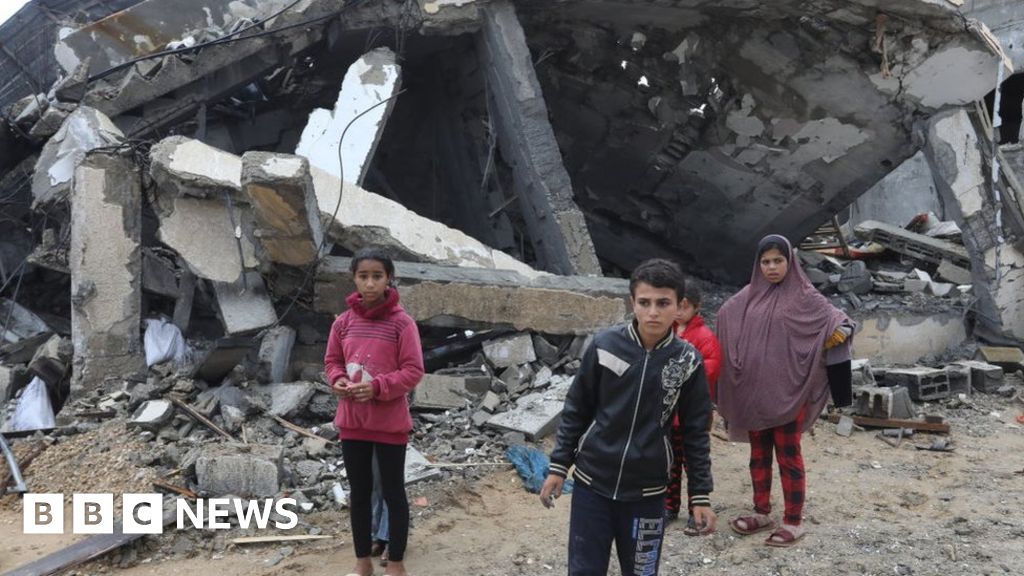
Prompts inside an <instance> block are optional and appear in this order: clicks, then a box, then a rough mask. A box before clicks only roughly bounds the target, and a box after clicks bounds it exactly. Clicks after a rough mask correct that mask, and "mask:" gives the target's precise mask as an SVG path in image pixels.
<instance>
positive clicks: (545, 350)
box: [533, 334, 558, 366]
mask: <svg viewBox="0 0 1024 576" xmlns="http://www.w3.org/2000/svg"><path fill="white" fill-rule="evenodd" d="M533 350H534V352H536V354H537V359H538V360H540V361H541V362H543V363H544V364H547V365H548V366H551V365H552V364H554V363H555V362H558V347H557V346H555V345H553V344H552V343H550V342H548V340H547V339H546V338H544V337H543V336H541V335H540V334H534V335H533Z"/></svg>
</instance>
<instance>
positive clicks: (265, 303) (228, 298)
mask: <svg viewBox="0 0 1024 576" xmlns="http://www.w3.org/2000/svg"><path fill="white" fill-rule="evenodd" d="M213 290H214V293H215V294H216V296H217V310H218V312H220V318H221V322H222V323H223V324H224V331H225V332H227V333H228V334H229V335H232V336H235V335H238V334H246V333H249V332H255V331H257V330H262V329H263V328H267V327H268V326H272V325H273V324H275V323H276V322H277V312H276V311H275V310H274V303H273V302H272V301H271V300H270V295H269V294H268V293H267V287H266V285H265V284H264V283H263V277H262V276H260V275H259V274H258V273H256V272H246V273H245V277H244V279H243V280H241V281H238V282H213Z"/></svg>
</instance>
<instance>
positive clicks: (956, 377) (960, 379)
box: [943, 363, 971, 396]
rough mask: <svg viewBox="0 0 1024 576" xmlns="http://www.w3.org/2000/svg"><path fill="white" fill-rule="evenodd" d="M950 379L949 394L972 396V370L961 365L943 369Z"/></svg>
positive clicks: (952, 365) (951, 365)
mask: <svg viewBox="0 0 1024 576" xmlns="http://www.w3.org/2000/svg"><path fill="white" fill-rule="evenodd" d="M943 369H944V370H945V371H946V376H947V377H948V378H949V394H950V396H956V395H957V394H970V392H971V369H970V368H968V367H966V366H962V365H960V364H956V363H954V364H950V365H948V366H946V367H944V368H943Z"/></svg>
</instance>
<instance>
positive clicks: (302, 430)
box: [269, 414, 334, 444]
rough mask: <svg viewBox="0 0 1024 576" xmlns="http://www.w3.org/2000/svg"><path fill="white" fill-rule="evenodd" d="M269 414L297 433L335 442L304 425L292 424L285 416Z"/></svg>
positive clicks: (330, 442) (331, 442) (329, 442)
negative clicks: (307, 428) (314, 432)
mask: <svg viewBox="0 0 1024 576" xmlns="http://www.w3.org/2000/svg"><path fill="white" fill-rule="evenodd" d="M269 416H270V417H271V418H273V419H274V420H276V421H277V423H278V424H280V425H281V426H284V427H285V428H287V429H289V430H291V431H292V432H295V433H296V434H300V435H302V436H305V437H307V438H315V439H317V440H323V441H324V442H327V443H328V444H334V441H333V440H328V439H327V438H324V437H323V436H317V435H316V434H313V433H312V432H310V431H309V430H306V429H305V428H303V427H302V426H297V425H295V424H292V423H291V422H289V421H287V420H285V419H284V418H281V417H280V416H277V415H275V414H270V415H269Z"/></svg>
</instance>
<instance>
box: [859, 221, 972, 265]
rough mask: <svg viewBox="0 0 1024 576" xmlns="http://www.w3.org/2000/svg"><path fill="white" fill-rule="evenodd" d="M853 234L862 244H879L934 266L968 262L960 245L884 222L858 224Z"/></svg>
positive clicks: (966, 255) (967, 257)
mask: <svg viewBox="0 0 1024 576" xmlns="http://www.w3.org/2000/svg"><path fill="white" fill-rule="evenodd" d="M854 231H855V232H856V234H857V237H859V238H861V239H863V240H868V241H871V242H877V243H879V244H881V245H882V246H885V247H886V248H888V249H890V250H892V251H894V252H899V253H900V254H906V255H907V256H911V257H913V258H917V259H918V260H924V261H925V262H931V263H932V264H940V263H942V261H943V260H947V261H949V262H952V263H954V264H957V265H966V264H968V262H969V256H968V254H967V250H965V249H964V247H963V246H960V245H959V244H956V243H954V242H950V241H948V240H942V239H939V238H932V237H930V236H925V235H924V234H917V233H915V232H911V231H909V230H904V229H903V228H901V227H899V226H893V225H892V224H886V223H885V222H877V221H875V220H866V221H864V222H861V223H860V224H858V225H857V227H856V228H855V229H854Z"/></svg>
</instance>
